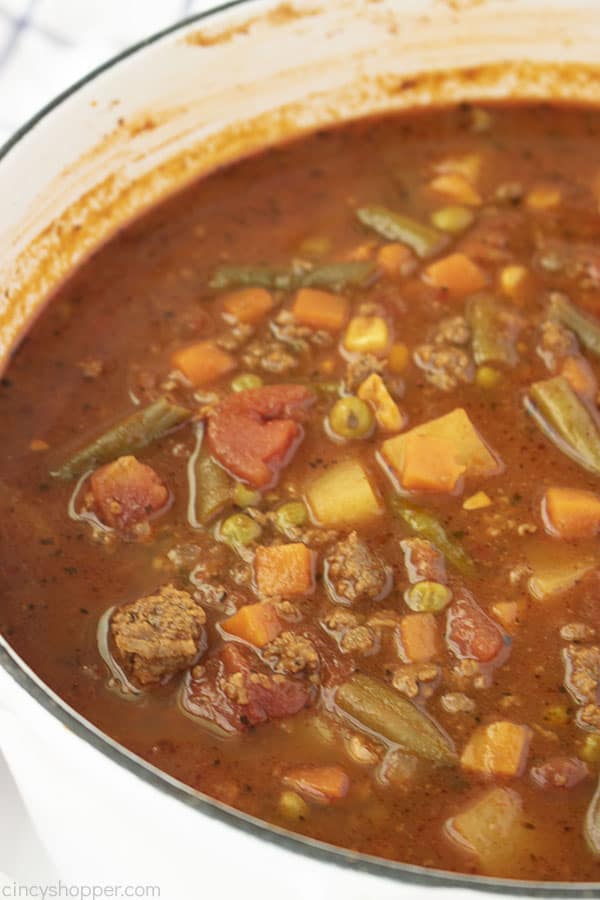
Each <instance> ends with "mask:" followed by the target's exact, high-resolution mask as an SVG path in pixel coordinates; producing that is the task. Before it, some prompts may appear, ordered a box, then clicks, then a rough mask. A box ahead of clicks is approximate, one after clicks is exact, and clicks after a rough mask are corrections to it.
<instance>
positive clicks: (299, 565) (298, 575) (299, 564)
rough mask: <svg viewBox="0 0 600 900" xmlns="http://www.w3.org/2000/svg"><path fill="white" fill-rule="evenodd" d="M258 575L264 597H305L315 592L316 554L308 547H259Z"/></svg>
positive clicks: (257, 556)
mask: <svg viewBox="0 0 600 900" xmlns="http://www.w3.org/2000/svg"><path fill="white" fill-rule="evenodd" d="M254 572H255V576H256V586H257V588H258V591H259V593H260V595H261V596H262V597H301V596H303V595H305V594H310V593H311V592H312V591H313V590H314V586H315V585H314V554H313V551H312V550H309V548H308V547H307V546H306V545H305V544H301V543H296V544H281V545H279V546H277V545H275V546H272V547H258V549H257V551H256V557H255V561H254Z"/></svg>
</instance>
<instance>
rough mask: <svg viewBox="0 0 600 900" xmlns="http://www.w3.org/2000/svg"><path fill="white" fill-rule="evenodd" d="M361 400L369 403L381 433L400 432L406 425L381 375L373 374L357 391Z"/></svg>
mask: <svg viewBox="0 0 600 900" xmlns="http://www.w3.org/2000/svg"><path fill="white" fill-rule="evenodd" d="M358 396H359V397H360V399H361V400H365V401H366V402H367V403H369V404H370V405H371V406H372V408H373V412H374V413H375V419H376V421H377V424H378V425H379V427H380V428H381V430H382V431H391V432H395V431H400V430H401V429H402V428H404V425H405V423H406V418H405V416H404V415H403V414H402V413H401V412H400V410H399V409H398V406H397V404H396V403H395V402H394V400H393V399H392V397H391V395H390V392H389V391H388V389H387V387H386V386H385V382H384V380H383V378H382V377H381V375H378V374H377V373H376V372H373V374H372V375H369V377H368V378H366V379H365V380H364V381H363V383H362V384H361V386H360V387H359V389H358Z"/></svg>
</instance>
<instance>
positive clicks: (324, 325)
mask: <svg viewBox="0 0 600 900" xmlns="http://www.w3.org/2000/svg"><path fill="white" fill-rule="evenodd" d="M348 309H349V304H348V301H347V299H346V298H345V297H341V296H340V295H339V294H332V293H330V292H329V291H318V290H315V289H314V288H302V289H301V290H299V291H298V293H297V294H296V297H295V299H294V304H293V306H292V315H293V316H294V318H295V320H296V321H297V322H300V324H301V325H308V327H309V328H315V329H317V330H319V331H321V330H322V331H341V329H342V328H343V327H344V324H345V322H346V319H347V318H348Z"/></svg>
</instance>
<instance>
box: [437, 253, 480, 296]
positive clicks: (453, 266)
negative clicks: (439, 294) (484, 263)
mask: <svg viewBox="0 0 600 900" xmlns="http://www.w3.org/2000/svg"><path fill="white" fill-rule="evenodd" d="M424 277H425V281H427V282H428V284H430V285H432V287H435V288H439V289H440V290H445V291H447V292H448V294H449V296H450V297H452V298H453V299H456V300H459V299H460V298H461V297H466V296H467V295H468V294H474V293H476V292H477V291H480V290H481V289H482V288H483V287H485V285H486V284H487V276H486V274H485V272H484V271H483V269H481V268H480V267H479V266H478V265H477V264H476V263H474V262H473V261H472V260H471V259H469V257H468V256H465V254H464V253H451V254H450V256H444V257H443V259H438V260H437V261H436V262H434V263H431V265H429V266H427V268H426V269H425V276H424Z"/></svg>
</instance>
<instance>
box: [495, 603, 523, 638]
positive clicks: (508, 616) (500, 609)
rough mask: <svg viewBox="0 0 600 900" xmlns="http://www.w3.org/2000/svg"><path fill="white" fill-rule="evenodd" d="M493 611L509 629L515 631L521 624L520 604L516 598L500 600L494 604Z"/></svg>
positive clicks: (496, 617)
mask: <svg viewBox="0 0 600 900" xmlns="http://www.w3.org/2000/svg"><path fill="white" fill-rule="evenodd" d="M492 612H493V614H494V618H495V619H497V620H498V621H499V622H500V624H501V625H503V626H504V628H506V630H507V631H514V630H515V628H516V627H517V625H518V624H519V604H518V603H517V602H516V600H500V601H499V602H498V603H495V604H494V605H493V606H492Z"/></svg>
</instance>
